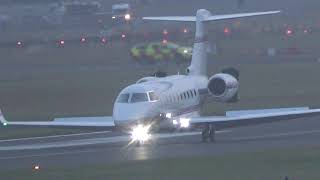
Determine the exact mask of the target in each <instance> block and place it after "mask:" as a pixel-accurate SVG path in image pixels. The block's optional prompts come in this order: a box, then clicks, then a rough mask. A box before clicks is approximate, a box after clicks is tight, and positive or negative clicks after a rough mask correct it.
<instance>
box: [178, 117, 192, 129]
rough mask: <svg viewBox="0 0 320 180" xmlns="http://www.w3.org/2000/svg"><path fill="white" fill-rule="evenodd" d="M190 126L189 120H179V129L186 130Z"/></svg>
mask: <svg viewBox="0 0 320 180" xmlns="http://www.w3.org/2000/svg"><path fill="white" fill-rule="evenodd" d="M189 126H190V119H186V118H180V127H182V128H188V127H189Z"/></svg>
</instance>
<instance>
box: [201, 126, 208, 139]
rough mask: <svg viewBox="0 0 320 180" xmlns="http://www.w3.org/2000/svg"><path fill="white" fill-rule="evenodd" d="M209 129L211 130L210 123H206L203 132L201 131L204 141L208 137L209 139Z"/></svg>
mask: <svg viewBox="0 0 320 180" xmlns="http://www.w3.org/2000/svg"><path fill="white" fill-rule="evenodd" d="M209 131H210V127H209V124H206V125H205V126H204V128H203V129H202V132H201V139H202V142H207V139H208V137H209Z"/></svg>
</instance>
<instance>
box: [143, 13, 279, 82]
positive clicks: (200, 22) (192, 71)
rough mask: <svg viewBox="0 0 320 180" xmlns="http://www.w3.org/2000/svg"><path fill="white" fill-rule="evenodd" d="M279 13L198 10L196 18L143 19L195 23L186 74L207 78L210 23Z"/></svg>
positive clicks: (167, 17) (147, 18)
mask: <svg viewBox="0 0 320 180" xmlns="http://www.w3.org/2000/svg"><path fill="white" fill-rule="evenodd" d="M279 12H280V11H267V12H254V13H240V14H228V15H212V14H211V13H210V11H208V10H206V9H199V10H197V14H196V16H165V17H144V18H143V19H144V20H155V21H176V22H195V23H196V33H195V41H194V44H193V49H192V59H191V64H190V66H189V67H188V68H187V70H186V73H187V74H188V75H195V76H207V49H208V31H207V23H208V22H210V21H219V20H224V19H234V18H241V17H251V16H260V15H268V14H276V13H279Z"/></svg>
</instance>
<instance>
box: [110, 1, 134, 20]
mask: <svg viewBox="0 0 320 180" xmlns="http://www.w3.org/2000/svg"><path fill="white" fill-rule="evenodd" d="M111 14H112V21H113V23H115V22H129V21H130V20H131V19H132V11H131V6H130V4H128V3H121V4H113V5H112V9H111Z"/></svg>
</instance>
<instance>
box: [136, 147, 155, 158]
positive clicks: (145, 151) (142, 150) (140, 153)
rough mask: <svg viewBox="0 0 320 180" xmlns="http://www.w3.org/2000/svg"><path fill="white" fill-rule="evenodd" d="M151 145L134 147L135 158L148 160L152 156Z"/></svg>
mask: <svg viewBox="0 0 320 180" xmlns="http://www.w3.org/2000/svg"><path fill="white" fill-rule="evenodd" d="M151 153H152V150H151V151H150V147H146V146H141V147H137V148H135V149H134V152H133V158H134V159H135V160H147V159H150V158H151Z"/></svg>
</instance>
